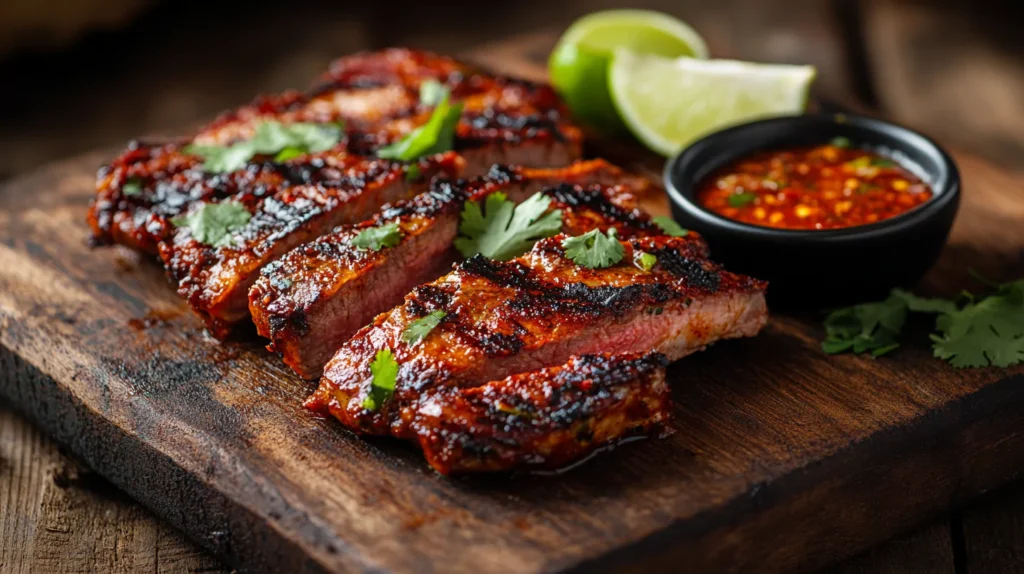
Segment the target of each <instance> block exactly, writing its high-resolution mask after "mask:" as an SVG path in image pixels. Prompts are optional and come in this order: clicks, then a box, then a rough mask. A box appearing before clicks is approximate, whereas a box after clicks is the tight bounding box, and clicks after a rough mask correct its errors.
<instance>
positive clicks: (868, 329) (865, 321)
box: [822, 279, 1024, 367]
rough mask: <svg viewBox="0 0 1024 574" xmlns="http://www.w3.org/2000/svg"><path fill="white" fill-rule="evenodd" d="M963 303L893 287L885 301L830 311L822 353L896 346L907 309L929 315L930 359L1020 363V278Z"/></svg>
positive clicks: (1023, 349) (1023, 333)
mask: <svg viewBox="0 0 1024 574" xmlns="http://www.w3.org/2000/svg"><path fill="white" fill-rule="evenodd" d="M964 298H965V299H966V302H965V303H961V304H958V303H957V302H956V301H952V300H946V299H926V298H922V297H917V296H915V295H912V294H910V293H907V292H906V291H902V290H900V289H894V290H893V291H892V294H891V295H890V296H889V298H888V299H886V300H885V301H881V302H877V303H863V304H860V305H854V306H853V307H847V308H845V309H840V310H838V311H835V312H833V313H832V314H830V315H829V316H828V318H826V320H825V330H826V333H827V337H826V339H825V341H824V342H823V343H822V349H823V350H824V351H825V352H826V353H841V352H844V351H849V350H852V351H853V352H855V353H862V352H865V351H871V353H872V354H873V355H875V356H878V355H881V354H883V353H886V352H889V351H891V350H893V349H895V348H896V347H898V346H899V344H898V343H897V341H896V339H897V337H898V336H899V335H900V332H901V331H902V329H903V324H904V322H905V321H906V317H907V314H908V313H909V312H916V313H935V314H937V315H938V318H937V319H936V321H935V329H936V330H937V331H938V332H937V333H934V334H932V335H931V340H932V342H933V344H932V350H933V352H934V354H935V356H936V357H938V358H940V359H946V360H948V361H949V362H950V364H952V365H953V366H954V367H984V366H989V365H992V366H996V367H1008V366H1010V365H1015V364H1018V363H1021V362H1024V279H1022V280H1019V281H1015V282H1012V283H1006V284H1003V285H999V286H997V291H996V293H994V294H992V295H989V296H987V297H982V298H976V297H975V296H974V295H972V294H970V293H967V292H965V294H964Z"/></svg>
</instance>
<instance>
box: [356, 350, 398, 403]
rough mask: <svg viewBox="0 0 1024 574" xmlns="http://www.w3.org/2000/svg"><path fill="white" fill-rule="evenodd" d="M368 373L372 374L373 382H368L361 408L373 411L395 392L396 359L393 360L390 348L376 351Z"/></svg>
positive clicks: (396, 377)
mask: <svg viewBox="0 0 1024 574" xmlns="http://www.w3.org/2000/svg"><path fill="white" fill-rule="evenodd" d="M370 373H372V374H373V382H371V383H370V392H369V393H367V395H366V398H365V399H363V408H364V409H366V410H369V411H375V410H377V409H379V408H380V407H381V405H383V404H384V403H385V402H387V401H388V399H390V398H391V395H393V394H394V393H395V382H396V381H397V380H398V361H396V360H395V356H394V355H393V354H392V353H391V349H382V350H380V351H377V356H376V357H374V359H373V362H372V363H370Z"/></svg>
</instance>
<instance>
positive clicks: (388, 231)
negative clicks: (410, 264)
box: [352, 223, 402, 251]
mask: <svg viewBox="0 0 1024 574" xmlns="http://www.w3.org/2000/svg"><path fill="white" fill-rule="evenodd" d="M401 239H402V230H401V229H399V228H398V224H397V223H388V224H386V225H381V226H380V227H367V228H366V229H364V230H362V231H360V232H359V234H358V235H356V236H355V237H353V238H352V245H355V246H356V247H358V248H360V249H371V250H373V251H380V250H381V249H383V248H385V247H394V246H396V245H398V242H399V241H400V240H401Z"/></svg>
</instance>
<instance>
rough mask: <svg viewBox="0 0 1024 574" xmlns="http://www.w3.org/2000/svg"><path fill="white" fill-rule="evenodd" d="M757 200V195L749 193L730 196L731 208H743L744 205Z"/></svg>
mask: <svg viewBox="0 0 1024 574" xmlns="http://www.w3.org/2000/svg"><path fill="white" fill-rule="evenodd" d="M755 199H757V194H755V193H752V192H749V191H744V192H743V193H734V194H733V195H730V196H729V206H730V207H743V206H744V205H747V204H748V203H751V202H753V201H754V200H755Z"/></svg>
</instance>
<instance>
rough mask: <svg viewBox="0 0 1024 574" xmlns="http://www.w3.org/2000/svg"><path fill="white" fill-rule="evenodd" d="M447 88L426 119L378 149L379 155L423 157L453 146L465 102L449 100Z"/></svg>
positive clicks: (405, 157)
mask: <svg viewBox="0 0 1024 574" xmlns="http://www.w3.org/2000/svg"><path fill="white" fill-rule="evenodd" d="M448 99H449V94H448V92H447V91H445V93H444V95H443V96H442V97H441V100H440V101H439V102H438V103H437V106H436V107H435V108H434V112H433V113H432V114H431V115H430V119H429V120H427V123H425V124H423V125H422V126H420V127H418V128H416V129H414V130H412V131H411V132H409V133H408V135H406V136H405V137H404V138H402V139H401V140H399V141H397V142H395V143H393V144H391V145H388V146H385V147H383V148H381V149H379V150H377V156H379V157H382V158H384V159H394V160H398V161H413V160H417V159H419V158H421V157H424V156H428V155H434V154H437V153H441V152H446V151H448V150H450V149H452V144H453V142H454V140H455V127H456V126H457V125H458V123H459V118H461V117H462V103H461V102H459V103H457V104H454V105H451V104H449V103H448Z"/></svg>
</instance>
